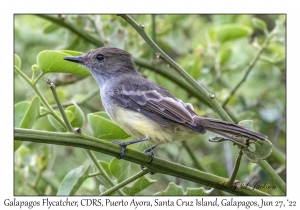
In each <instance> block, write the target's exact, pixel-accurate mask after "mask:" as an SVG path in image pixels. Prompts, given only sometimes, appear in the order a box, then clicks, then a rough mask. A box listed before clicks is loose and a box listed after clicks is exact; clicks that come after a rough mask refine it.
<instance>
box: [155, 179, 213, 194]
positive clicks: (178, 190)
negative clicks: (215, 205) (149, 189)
mask: <svg viewBox="0 0 300 210" xmlns="http://www.w3.org/2000/svg"><path fill="white" fill-rule="evenodd" d="M213 190H214V188H211V189H209V190H205V188H204V187H199V188H187V191H186V192H184V191H183V189H182V187H181V186H178V185H176V184H175V183H174V182H171V183H169V185H168V187H167V189H166V190H165V191H161V192H157V193H155V194H154V195H167V196H169V195H188V196H195V195H198V196H199V195H200V196H203V195H208V194H210V193H211V192H212V191H213Z"/></svg>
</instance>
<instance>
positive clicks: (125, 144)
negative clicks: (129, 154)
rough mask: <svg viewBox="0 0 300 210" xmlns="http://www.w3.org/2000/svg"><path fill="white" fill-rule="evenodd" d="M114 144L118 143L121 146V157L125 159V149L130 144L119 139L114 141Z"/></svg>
mask: <svg viewBox="0 0 300 210" xmlns="http://www.w3.org/2000/svg"><path fill="white" fill-rule="evenodd" d="M112 143H113V144H117V145H119V146H120V147H121V154H120V156H119V159H123V158H124V156H125V150H126V147H127V146H128V143H127V142H119V141H112Z"/></svg>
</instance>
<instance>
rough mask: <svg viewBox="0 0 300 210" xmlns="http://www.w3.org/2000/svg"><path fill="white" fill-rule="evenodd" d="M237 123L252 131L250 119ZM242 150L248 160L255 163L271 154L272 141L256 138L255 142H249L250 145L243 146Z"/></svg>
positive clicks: (252, 123)
mask: <svg viewBox="0 0 300 210" xmlns="http://www.w3.org/2000/svg"><path fill="white" fill-rule="evenodd" d="M239 125H241V126H243V127H245V128H247V129H248V130H251V131H254V129H253V125H254V122H253V121H252V120H243V121H241V122H239ZM243 151H244V153H245V154H246V156H247V158H248V159H249V160H250V161H252V162H254V163H257V162H258V161H259V160H264V159H266V158H267V157H269V156H270V155H271V153H272V143H271V142H270V141H269V140H263V141H262V140H257V141H256V142H250V145H249V146H248V147H246V148H243Z"/></svg>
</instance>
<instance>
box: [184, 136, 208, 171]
mask: <svg viewBox="0 0 300 210" xmlns="http://www.w3.org/2000/svg"><path fill="white" fill-rule="evenodd" d="M182 144H183V147H184V148H185V149H186V151H187V152H188V154H189V155H190V157H191V158H192V160H193V162H194V165H195V166H196V168H197V169H199V170H201V171H205V172H207V169H206V168H205V167H204V166H203V165H202V164H201V163H200V161H199V160H198V159H197V158H196V156H195V154H194V152H193V151H192V149H191V148H190V146H189V145H188V144H187V143H186V141H183V142H182Z"/></svg>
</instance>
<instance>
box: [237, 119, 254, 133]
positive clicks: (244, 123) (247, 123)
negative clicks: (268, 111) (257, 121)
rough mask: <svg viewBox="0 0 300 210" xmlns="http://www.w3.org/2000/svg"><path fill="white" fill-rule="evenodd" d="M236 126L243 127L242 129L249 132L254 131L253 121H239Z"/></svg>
mask: <svg viewBox="0 0 300 210" xmlns="http://www.w3.org/2000/svg"><path fill="white" fill-rule="evenodd" d="M238 125H240V126H243V127H244V128H247V129H248V130H250V131H254V129H253V125H254V122H253V120H243V121H240V122H239V123H238Z"/></svg>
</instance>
